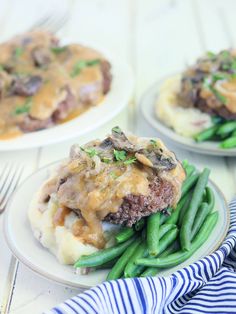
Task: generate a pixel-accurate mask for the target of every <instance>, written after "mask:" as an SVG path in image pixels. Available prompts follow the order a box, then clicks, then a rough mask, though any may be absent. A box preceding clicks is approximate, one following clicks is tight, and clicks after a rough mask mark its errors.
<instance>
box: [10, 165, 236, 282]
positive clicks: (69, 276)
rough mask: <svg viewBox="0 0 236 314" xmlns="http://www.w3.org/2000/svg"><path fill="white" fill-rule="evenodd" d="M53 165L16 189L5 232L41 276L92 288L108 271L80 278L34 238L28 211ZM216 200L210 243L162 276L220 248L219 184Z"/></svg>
mask: <svg viewBox="0 0 236 314" xmlns="http://www.w3.org/2000/svg"><path fill="white" fill-rule="evenodd" d="M52 167H55V163H54V164H53V165H49V166H46V167H44V168H42V169H40V170H38V171H37V172H35V173H34V174H32V175H31V176H30V177H28V178H27V179H26V180H25V181H24V182H23V183H22V184H21V185H20V186H19V188H18V189H17V190H16V192H15V193H14V195H13V197H12V198H11V201H10V203H9V205H8V208H7V209H6V212H5V217H4V232H5V236H6V240H7V243H8V246H9V247H10V249H11V251H12V253H13V254H14V255H15V256H16V257H17V258H18V259H19V260H20V261H21V262H22V263H24V264H25V265H26V266H28V267H29V268H31V269H32V270H33V271H35V272H36V273H37V274H39V275H41V276H43V277H46V278H48V279H50V280H53V281H56V282H58V283H61V284H63V285H66V286H71V287H81V288H89V287H92V286H95V285H97V284H99V283H101V282H103V281H104V280H105V279H106V275H107V272H108V271H107V270H99V271H95V272H93V273H90V274H88V275H77V274H76V273H75V269H74V268H73V266H68V265H67V266H65V265H61V264H59V262H58V261H57V259H56V257H54V256H53V255H52V254H51V253H50V252H49V251H48V250H47V249H46V248H44V247H43V246H42V245H41V244H40V243H39V242H38V241H37V240H36V239H35V238H34V236H33V232H32V230H31V227H30V223H29V221H28V216H27V212H28V208H29V204H30V201H31V198H32V195H34V193H35V192H36V191H37V190H38V189H39V187H40V185H41V184H42V182H44V181H45V179H46V178H47V177H48V174H49V172H50V169H52ZM210 186H211V187H212V188H213V190H214V192H215V197H216V205H215V210H217V211H219V219H218V222H217V225H216V226H215V228H214V230H213V232H212V234H211V235H210V237H209V239H208V240H207V241H206V243H205V244H204V245H203V246H202V247H201V248H200V249H199V250H198V251H197V252H196V253H195V254H194V255H193V256H192V257H191V258H190V259H188V260H187V261H186V262H184V263H182V264H181V265H179V266H177V267H174V268H171V269H169V270H166V271H162V272H160V273H159V274H160V275H170V274H171V273H172V272H173V271H175V270H177V269H180V268H182V267H184V266H187V265H188V264H190V263H193V262H195V261H197V260H198V259H199V258H201V257H203V256H206V255H208V254H209V253H211V252H213V251H214V250H215V249H217V248H218V247H219V246H220V244H221V242H222V241H223V239H224V237H225V235H226V233H227V230H228V228H229V220H230V218H229V209H228V207H227V204H226V202H225V199H224V196H223V194H222V193H221V191H220V190H219V189H218V188H217V187H216V185H215V184H213V183H212V182H210Z"/></svg>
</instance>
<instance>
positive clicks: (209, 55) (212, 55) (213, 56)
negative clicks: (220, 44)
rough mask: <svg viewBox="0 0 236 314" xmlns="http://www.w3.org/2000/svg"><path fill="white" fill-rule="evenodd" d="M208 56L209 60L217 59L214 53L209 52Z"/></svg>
mask: <svg viewBox="0 0 236 314" xmlns="http://www.w3.org/2000/svg"><path fill="white" fill-rule="evenodd" d="M207 56H208V58H210V59H213V58H215V56H216V55H215V53H214V52H211V51H207Z"/></svg>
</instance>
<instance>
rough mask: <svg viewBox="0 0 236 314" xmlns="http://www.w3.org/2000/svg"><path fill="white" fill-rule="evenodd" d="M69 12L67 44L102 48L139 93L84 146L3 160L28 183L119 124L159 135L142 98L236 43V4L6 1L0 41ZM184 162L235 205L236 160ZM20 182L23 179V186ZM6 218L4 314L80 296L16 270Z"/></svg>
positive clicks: (0, 161)
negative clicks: (129, 71) (124, 68)
mask: <svg viewBox="0 0 236 314" xmlns="http://www.w3.org/2000/svg"><path fill="white" fill-rule="evenodd" d="M67 7H69V10H70V12H71V17H70V19H69V22H68V23H67V25H66V26H65V27H64V28H63V29H62V30H61V31H60V35H61V36H62V37H63V38H66V39H67V40H74V41H83V42H87V43H88V44H89V43H94V42H95V43H97V44H99V45H104V46H105V47H106V48H107V49H109V50H113V51H115V52H116V53H118V54H119V55H120V56H121V57H123V58H125V59H126V60H128V62H130V64H131V66H132V67H133V71H134V75H135V79H136V89H135V94H134V100H135V101H134V103H135V104H136V106H132V105H131V106H129V107H128V108H127V109H125V110H124V111H123V112H122V113H121V114H119V116H117V117H116V118H115V119H113V121H110V122H109V123H107V124H106V125H104V126H103V127H102V128H100V129H99V130H96V132H93V133H91V134H88V135H87V136H84V137H83V138H80V139H74V140H71V141H68V142H65V143H61V144H57V145H52V146H50V147H46V148H38V149H32V150H28V151H20V152H17V153H13V152H11V153H0V168H2V167H4V163H5V162H6V161H9V160H11V161H16V160H17V161H18V162H19V161H20V162H22V163H23V164H24V165H25V166H26V167H25V171H24V176H23V178H24V177H26V176H27V175H29V174H30V173H32V172H33V171H35V170H36V169H37V168H39V167H41V166H43V165H45V164H47V163H50V162H51V161H54V160H58V159H60V158H62V157H64V156H66V155H67V154H68V151H69V147H70V146H71V144H72V143H74V142H80V143H84V142H86V141H87V140H89V139H92V138H93V137H103V136H104V135H105V134H106V133H107V132H108V131H109V129H110V128H111V127H112V126H113V125H117V124H119V125H120V126H121V127H123V128H126V129H129V130H131V131H133V132H136V133H138V134H140V135H144V136H157V135H158V134H156V132H155V131H154V130H153V129H152V128H151V127H149V126H148V125H147V124H146V123H145V121H144V119H143V118H142V117H140V115H139V114H138V110H137V109H135V107H136V108H137V103H138V100H139V99H140V96H141V95H142V93H143V92H144V91H145V89H146V88H148V87H149V85H151V84H152V83H154V82H155V81H156V80H158V79H160V78H162V77H163V76H166V75H168V74H171V73H174V72H177V71H179V70H181V69H182V68H183V66H184V65H185V64H186V63H189V62H192V61H193V60H194V59H195V58H196V57H197V56H199V55H200V54H201V53H202V52H203V51H204V50H213V51H218V50H220V49H223V48H227V47H230V46H233V45H235V43H236V19H235V12H236V2H235V0H224V1H222V0H214V1H213V0H119V1H117V0H74V1H73V0H71V1H69V0H68V1H66V0H65V1H62V0H61V1H59V0H57V1H56V0H54V1H53V0H52V1H47V2H46V1H41V0H37V1H36V0H34V1H30V0H21V1H17V0H1V1H0V39H1V40H4V39H6V38H8V37H10V36H11V35H13V34H16V33H17V32H21V31H25V30H26V29H27V28H28V27H29V26H30V25H31V24H32V23H33V22H34V21H35V20H37V19H38V18H39V17H40V16H42V15H43V14H45V13H47V12H48V11H50V12H52V10H55V8H56V9H57V10H64V9H66V8H67ZM169 147H170V148H172V149H174V150H175V152H176V153H177V156H178V157H179V158H180V159H183V158H187V159H189V160H190V161H191V162H194V163H195V164H196V165H197V166H198V167H200V168H202V167H203V166H209V167H210V168H211V169H212V178H213V180H214V181H215V182H216V183H217V184H218V185H219V187H220V188H221V189H222V191H223V192H224V193H225V196H226V198H227V200H230V199H231V198H232V197H233V195H234V193H235V188H236V181H235V180H236V172H235V170H236V164H235V159H234V158H232V159H227V158H217V157H209V156H202V155H198V154H194V153H190V152H187V151H185V150H182V149H178V148H177V147H175V146H174V145H173V144H171V143H169ZM23 178H22V179H23ZM2 220H3V215H2V216H0V228H1V232H0V304H1V310H2V313H7V312H10V313H17V314H25V313H26V314H28V313H29V314H31V313H34V314H35V313H41V312H42V311H43V310H46V309H49V308H51V307H52V306H53V305H55V304H57V303H59V302H62V301H63V300H65V299H66V298H69V297H72V296H73V295H75V294H77V293H79V292H80V290H75V289H73V290H72V289H70V288H67V287H63V286H60V285H58V284H55V283H53V282H50V281H48V280H46V279H44V278H41V277H39V276H38V275H36V274H34V273H33V272H32V271H30V270H29V269H27V268H26V267H25V266H24V265H22V264H21V263H19V264H18V263H16V262H15V261H14V259H12V257H11V253H10V251H9V249H8V248H7V246H6V243H5V240H4V237H3V232H2Z"/></svg>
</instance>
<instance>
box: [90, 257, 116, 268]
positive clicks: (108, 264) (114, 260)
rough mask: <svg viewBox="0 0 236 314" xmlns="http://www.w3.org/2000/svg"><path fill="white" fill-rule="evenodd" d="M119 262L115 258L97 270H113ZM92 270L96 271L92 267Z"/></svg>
mask: <svg viewBox="0 0 236 314" xmlns="http://www.w3.org/2000/svg"><path fill="white" fill-rule="evenodd" d="M117 261H118V258H114V259H113V260H112V261H109V262H107V263H105V264H102V265H100V266H97V267H96V268H95V269H110V268H112V267H113V266H114V265H115V263H116V262H117ZM91 268H93V269H94V267H91Z"/></svg>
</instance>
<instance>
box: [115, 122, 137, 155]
mask: <svg viewBox="0 0 236 314" xmlns="http://www.w3.org/2000/svg"><path fill="white" fill-rule="evenodd" d="M109 139H110V141H111V142H112V144H113V147H114V148H115V149H119V150H125V151H127V152H135V151H137V148H136V147H135V145H134V144H132V143H131V142H130V141H129V140H128V138H127V137H126V135H125V133H124V132H123V131H122V130H121V129H120V128H119V127H118V126H116V127H114V128H113V129H112V135H111V136H110V137H109Z"/></svg>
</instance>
